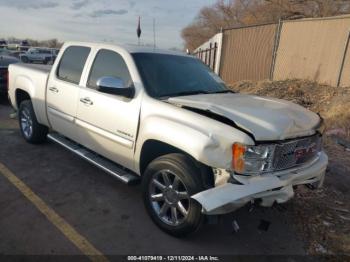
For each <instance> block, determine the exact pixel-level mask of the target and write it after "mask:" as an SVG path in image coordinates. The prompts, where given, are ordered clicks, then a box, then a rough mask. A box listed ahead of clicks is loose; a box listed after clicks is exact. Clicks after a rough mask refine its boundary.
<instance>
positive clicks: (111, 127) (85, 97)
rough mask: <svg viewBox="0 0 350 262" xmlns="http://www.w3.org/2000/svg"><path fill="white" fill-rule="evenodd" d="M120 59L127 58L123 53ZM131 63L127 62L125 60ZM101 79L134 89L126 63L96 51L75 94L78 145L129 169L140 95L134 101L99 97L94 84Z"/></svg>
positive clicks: (114, 53) (109, 52) (104, 51)
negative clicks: (121, 81) (78, 128)
mask: <svg viewBox="0 0 350 262" xmlns="http://www.w3.org/2000/svg"><path fill="white" fill-rule="evenodd" d="M123 55H124V56H128V54H127V53H126V52H125V53H123ZM129 60H131V58H129ZM103 76H112V77H118V78H121V79H122V80H123V81H124V83H125V84H126V85H128V86H131V85H134V83H133V80H132V77H131V74H130V72H129V70H128V66H127V63H126V61H125V59H124V58H123V56H122V55H121V53H119V52H118V51H112V50H107V49H99V50H96V56H95V59H94V60H93V63H92V65H91V69H90V72H89V74H88V75H87V81H86V85H85V87H82V88H81V91H80V94H79V105H78V113H77V120H76V124H77V126H79V127H80V130H79V133H80V136H81V139H82V143H83V144H84V145H85V146H86V147H88V148H90V149H92V150H93V151H95V152H97V153H99V154H100V155H103V156H105V157H107V158H109V159H110V160H113V161H115V162H117V163H119V164H121V165H123V166H125V167H128V168H130V169H132V168H133V152H134V151H133V149H134V146H135V139H136V132H137V127H138V120H139V113H140V104H141V98H140V94H139V93H140V92H137V90H136V94H135V97H134V98H132V99H131V98H126V97H123V96H118V95H113V94H106V93H101V92H99V91H97V90H96V88H97V85H96V82H97V80H98V79H99V78H101V77H103Z"/></svg>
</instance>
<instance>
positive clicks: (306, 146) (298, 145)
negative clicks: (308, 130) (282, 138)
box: [273, 134, 322, 170]
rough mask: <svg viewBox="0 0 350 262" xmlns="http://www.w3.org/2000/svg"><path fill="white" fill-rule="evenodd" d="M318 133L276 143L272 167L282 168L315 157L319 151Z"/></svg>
mask: <svg viewBox="0 0 350 262" xmlns="http://www.w3.org/2000/svg"><path fill="white" fill-rule="evenodd" d="M321 143H322V139H321V136H320V135H318V134H317V135H314V136H311V137H307V138H302V139H297V140H292V141H288V142H285V143H282V144H278V145H277V146H276V149H275V154H274V159H273V169H274V170H283V169H288V168H292V167H296V166H299V165H302V164H304V163H307V162H309V161H311V160H313V159H315V158H316V157H317V155H318V153H319V152H320V151H321Z"/></svg>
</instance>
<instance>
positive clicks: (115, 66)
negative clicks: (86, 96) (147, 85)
mask: <svg viewBox="0 0 350 262" xmlns="http://www.w3.org/2000/svg"><path fill="white" fill-rule="evenodd" d="M103 76H112V77H118V78H121V79H122V80H124V83H125V85H127V86H130V85H131V84H132V80H131V77H130V73H129V70H128V67H127V66H126V64H125V62H124V59H123V58H122V57H121V55H119V54H118V53H116V52H113V51H110V50H100V51H99V52H98V53H97V55H96V58H95V61H94V63H93V65H92V67H91V71H90V75H89V79H88V83H87V86H88V87H90V88H94V89H96V88H97V85H96V82H97V80H98V79H99V78H101V77H103Z"/></svg>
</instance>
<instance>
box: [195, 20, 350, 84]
mask: <svg viewBox="0 0 350 262" xmlns="http://www.w3.org/2000/svg"><path fill="white" fill-rule="evenodd" d="M349 36H350V16H349V15H347V16H336V17H328V18H316V19H300V20H288V21H282V22H280V23H279V24H268V25H259V26H250V27H243V28H235V29H227V30H224V31H223V33H222V41H221V42H220V44H219V45H218V46H217V49H215V50H216V51H215V52H216V54H217V55H216V56H215V57H216V58H215V59H216V64H218V65H217V66H216V67H215V71H216V72H217V73H219V75H220V76H221V77H222V78H223V79H224V80H225V81H226V82H227V83H228V84H232V83H234V82H236V81H240V80H263V79H273V80H285V79H294V78H299V79H309V80H313V81H317V82H319V83H325V84H329V85H332V86H338V85H340V86H350V45H349ZM214 38H215V39H217V38H218V36H215V37H214ZM214 38H213V39H214ZM209 42H210V41H208V42H207V43H209ZM197 51H198V49H197ZM197 56H199V53H197ZM209 57H210V55H209ZM201 58H202V59H203V57H201ZM205 61H206V60H205ZM211 63H212V60H211ZM211 63H207V64H209V65H211ZM214 64H215V63H214ZM214 64H213V65H211V66H212V67H213V66H214Z"/></svg>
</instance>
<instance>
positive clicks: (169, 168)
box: [142, 154, 204, 237]
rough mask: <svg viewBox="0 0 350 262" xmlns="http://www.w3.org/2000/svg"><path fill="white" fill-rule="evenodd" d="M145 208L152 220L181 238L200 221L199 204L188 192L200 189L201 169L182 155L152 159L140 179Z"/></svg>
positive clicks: (195, 228)
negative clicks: (141, 179)
mask: <svg viewBox="0 0 350 262" xmlns="http://www.w3.org/2000/svg"><path fill="white" fill-rule="evenodd" d="M142 188H143V200H144V204H145V207H146V209H147V211H148V213H149V215H150V216H151V218H152V220H153V221H154V223H155V224H156V225H157V226H158V227H160V228H161V229H162V230H163V231H165V232H167V233H168V234H171V235H174V236H177V237H180V236H185V235H187V234H189V233H192V232H194V231H196V230H198V229H199V228H200V227H201V225H202V224H203V215H202V213H201V209H202V208H201V205H200V204H199V203H198V202H196V201H195V200H194V199H191V195H193V194H196V193H198V192H200V191H202V190H204V189H203V185H202V181H201V179H200V170H198V168H196V166H195V163H194V161H193V160H192V159H191V158H189V157H187V156H185V155H183V154H169V155H165V156H162V157H159V158H157V159H155V160H154V161H152V162H151V163H150V164H149V166H148V167H147V169H146V171H145V173H144V175H143V181H142Z"/></svg>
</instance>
